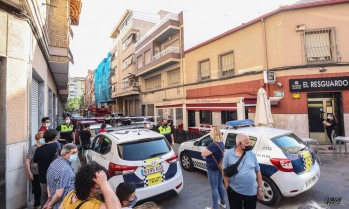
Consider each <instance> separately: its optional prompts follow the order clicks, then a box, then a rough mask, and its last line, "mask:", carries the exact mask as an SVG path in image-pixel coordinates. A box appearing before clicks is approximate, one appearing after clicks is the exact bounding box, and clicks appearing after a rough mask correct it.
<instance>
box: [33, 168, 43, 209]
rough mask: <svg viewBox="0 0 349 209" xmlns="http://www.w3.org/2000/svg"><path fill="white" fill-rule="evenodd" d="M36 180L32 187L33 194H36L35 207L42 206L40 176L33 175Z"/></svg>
mask: <svg viewBox="0 0 349 209" xmlns="http://www.w3.org/2000/svg"><path fill="white" fill-rule="evenodd" d="M33 177H34V180H33V181H32V187H33V190H32V192H33V194H34V207H38V206H40V200H41V187H40V181H39V174H34V175H33Z"/></svg>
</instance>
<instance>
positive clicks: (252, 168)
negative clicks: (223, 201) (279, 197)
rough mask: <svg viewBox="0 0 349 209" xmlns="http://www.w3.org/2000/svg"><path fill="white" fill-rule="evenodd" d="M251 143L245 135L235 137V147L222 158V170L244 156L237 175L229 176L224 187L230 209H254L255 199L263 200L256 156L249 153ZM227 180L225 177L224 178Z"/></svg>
mask: <svg viewBox="0 0 349 209" xmlns="http://www.w3.org/2000/svg"><path fill="white" fill-rule="evenodd" d="M251 150H252V146H251V141H250V138H249V136H247V135H246V134H242V133H240V134H238V135H237V136H236V146H235V147H234V148H232V149H230V150H228V151H227V152H226V154H225V156H224V158H223V164H222V167H223V169H225V168H227V167H229V166H230V165H232V164H235V163H236V162H237V161H238V160H239V159H240V157H241V156H242V155H243V154H244V152H245V155H244V156H243V158H242V160H241V162H240V164H239V166H238V173H237V174H235V175H233V176H231V177H230V178H229V180H228V181H227V182H229V184H228V185H226V188H227V193H228V199H229V205H230V208H234V209H242V208H244V209H255V208H256V204H257V198H258V199H259V200H261V199H262V198H263V195H264V193H263V188H262V174H261V171H260V167H259V164H258V161H257V157H256V155H255V154H254V153H253V152H252V151H251ZM225 178H227V177H225Z"/></svg>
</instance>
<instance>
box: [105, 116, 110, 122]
mask: <svg viewBox="0 0 349 209" xmlns="http://www.w3.org/2000/svg"><path fill="white" fill-rule="evenodd" d="M110 119H111V118H110V116H109V115H107V116H106V117H105V124H110Z"/></svg>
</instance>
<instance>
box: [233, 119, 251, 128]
mask: <svg viewBox="0 0 349 209" xmlns="http://www.w3.org/2000/svg"><path fill="white" fill-rule="evenodd" d="M253 124H254V122H253V120H251V119H247V120H232V121H228V122H227V123H226V125H227V127H233V128H236V127H243V126H251V125H253Z"/></svg>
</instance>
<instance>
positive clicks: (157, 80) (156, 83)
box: [145, 75, 161, 90]
mask: <svg viewBox="0 0 349 209" xmlns="http://www.w3.org/2000/svg"><path fill="white" fill-rule="evenodd" d="M160 87H161V75H158V76H154V77H152V78H148V79H146V80H145V90H151V89H156V88H160Z"/></svg>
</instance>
